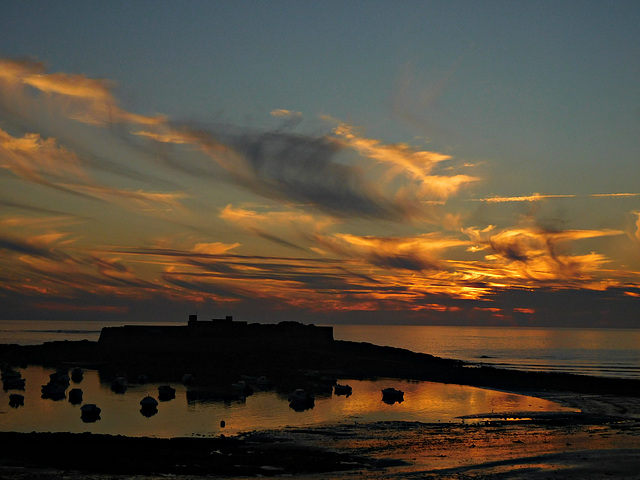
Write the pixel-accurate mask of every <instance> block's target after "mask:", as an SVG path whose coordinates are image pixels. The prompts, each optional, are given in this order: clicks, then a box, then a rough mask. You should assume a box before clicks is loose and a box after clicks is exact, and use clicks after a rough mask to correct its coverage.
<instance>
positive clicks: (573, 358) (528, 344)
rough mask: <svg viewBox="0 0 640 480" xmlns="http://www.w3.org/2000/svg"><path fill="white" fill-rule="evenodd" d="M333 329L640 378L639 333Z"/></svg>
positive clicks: (504, 364)
mask: <svg viewBox="0 0 640 480" xmlns="http://www.w3.org/2000/svg"><path fill="white" fill-rule="evenodd" d="M122 324H123V323H122V322H95V321H55V322H54V321H44V320H0V343H15V344H18V345H37V344H41V343H44V342H49V341H54V340H92V341H97V340H98V338H99V337H100V331H101V330H102V328H103V327H109V326H120V325H122ZM128 324H134V323H131V322H129V323H128ZM139 324H140V325H149V323H148V322H146V323H145V322H139ZM163 325H184V322H166V323H163ZM333 329H334V338H335V339H336V340H349V341H354V342H368V343H372V344H375V345H382V346H391V347H399V348H404V349H408V350H412V351H414V352H419V353H427V354H431V355H435V356H437V357H442V358H453V359H457V360H463V361H465V362H469V363H473V364H477V365H492V366H495V367H499V368H513V369H518V370H528V371H531V370H535V371H554V372H569V373H575V374H582V375H593V376H599V377H613V378H634V379H640V329H604V328H585V329H576V328H527V327H477V326H414V325H411V326H410V325H334V326H333Z"/></svg>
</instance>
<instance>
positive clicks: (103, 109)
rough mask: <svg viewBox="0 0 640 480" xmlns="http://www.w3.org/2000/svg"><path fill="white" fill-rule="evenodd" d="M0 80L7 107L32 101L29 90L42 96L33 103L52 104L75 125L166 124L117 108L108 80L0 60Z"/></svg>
mask: <svg viewBox="0 0 640 480" xmlns="http://www.w3.org/2000/svg"><path fill="white" fill-rule="evenodd" d="M0 80H1V81H0V89H4V90H5V91H7V93H10V97H11V102H10V105H11V106H14V107H15V106H17V105H24V104H25V103H32V102H33V101H34V99H33V97H31V96H30V94H29V92H28V91H27V88H28V87H31V88H32V89H33V90H35V91H37V92H38V93H40V94H41V95H42V96H43V97H44V98H42V99H35V100H38V101H45V102H47V103H53V104H54V105H53V106H55V108H56V109H58V110H59V111H61V112H63V113H64V114H65V115H66V116H68V117H69V118H72V119H74V120H77V121H79V122H83V123H88V124H96V125H107V124H110V123H120V122H125V123H135V124H143V125H153V124H158V123H163V122H165V121H166V119H165V118H164V117H162V116H153V117H152V116H145V115H138V114H135V113H131V112H127V111H126V110H123V109H122V108H120V107H119V106H118V102H117V101H116V100H115V97H114V96H113V94H112V93H111V90H112V87H113V84H112V82H109V81H108V80H102V79H93V78H88V77H86V76H84V75H77V74H66V73H48V72H47V71H46V68H45V66H44V64H42V63H40V62H34V61H30V60H9V59H0ZM3 97H4V98H5V99H6V98H7V96H3Z"/></svg>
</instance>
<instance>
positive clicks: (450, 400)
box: [0, 366, 567, 437]
mask: <svg viewBox="0 0 640 480" xmlns="http://www.w3.org/2000/svg"><path fill="white" fill-rule="evenodd" d="M21 373H22V376H23V377H24V378H25V379H26V385H25V390H24V391H20V394H22V395H24V406H20V407H19V408H12V407H11V406H9V395H10V394H11V393H16V392H9V391H4V392H2V394H1V396H0V429H2V430H3V431H21V432H31V431H63V432H65V431H66V432H94V433H108V434H121V435H128V436H153V437H176V436H189V435H197V436H215V435H219V434H220V433H222V432H223V429H224V433H225V434H237V433H239V432H242V431H248V430H258V429H268V428H279V427H283V426H287V425H290V426H303V425H313V424H320V423H332V422H354V421H358V422H367V421H379V420H386V421H391V420H407V421H421V422H438V421H441V422H449V421H454V422H459V421H460V420H459V419H457V418H456V417H458V416H460V415H473V414H479V413H490V412H514V411H532V410H533V411H539V412H543V411H560V410H567V409H563V408H562V407H560V406H559V405H557V404H554V403H552V402H549V401H546V400H542V399H537V398H534V397H526V396H522V395H515V394H511V393H505V392H496V391H492V390H484V389H479V388H473V387H465V386H460V385H446V384H439V383H432V382H408V381H401V380H378V381H366V380H348V381H344V380H342V381H340V383H341V384H347V383H348V385H349V387H351V394H350V395H337V394H334V393H333V392H332V391H331V390H329V391H328V392H325V393H324V394H322V395H320V394H316V395H315V398H314V404H313V408H306V409H304V410H302V411H295V410H293V409H292V408H290V406H289V403H290V400H289V394H285V393H278V392H276V391H274V390H260V389H256V390H255V391H254V392H253V394H251V395H249V396H242V395H241V396H236V397H235V398H234V397H230V396H225V395H222V394H220V392H216V391H215V390H211V389H209V390H207V389H198V388H197V387H196V386H192V385H188V386H185V385H183V384H182V383H175V384H173V383H172V384H170V385H164V386H165V387H169V388H170V389H172V390H174V397H175V398H173V399H169V400H168V401H163V402H158V403H157V405H155V410H153V409H151V410H148V411H147V410H146V408H145V407H144V405H143V404H142V401H143V400H144V399H145V398H151V400H157V399H158V397H159V393H160V390H159V387H162V386H163V385H157V384H142V385H141V384H137V383H129V384H128V385H127V389H126V392H125V393H120V394H118V393H115V392H113V391H112V389H111V385H110V384H109V383H101V382H100V378H99V375H98V372H97V371H94V370H85V372H84V378H83V379H82V382H81V383H80V384H79V385H78V386H81V387H82V389H81V390H82V394H83V395H82V397H83V398H82V407H85V406H87V405H91V404H93V405H95V406H96V407H97V408H99V409H100V412H99V413H98V417H97V418H95V419H94V421H93V422H91V423H85V422H83V421H82V420H83V419H82V412H81V407H80V404H73V403H72V402H70V401H53V400H49V399H43V398H41V393H40V389H41V386H42V385H45V384H47V383H48V382H49V381H50V374H51V373H52V371H51V370H50V369H45V368H43V367H39V366H29V367H28V368H26V369H21ZM384 388H394V389H397V390H401V391H402V392H403V399H404V401H403V402H401V403H398V402H394V403H393V404H388V403H385V402H383V401H382V389H384ZM67 395H68V396H69V400H71V398H70V395H71V390H69V391H68V393H67ZM147 402H149V400H147ZM142 410H145V411H144V412H143V411H142ZM94 412H95V411H94ZM87 418H91V417H90V416H89V417H87ZM98 418H99V421H98Z"/></svg>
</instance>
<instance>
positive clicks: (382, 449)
mask: <svg viewBox="0 0 640 480" xmlns="http://www.w3.org/2000/svg"><path fill="white" fill-rule="evenodd" d="M529 393H531V392H529ZM539 395H540V396H543V397H546V398H549V399H553V400H555V401H559V402H561V403H563V404H564V405H567V406H572V407H579V408H581V410H582V413H581V414H571V413H569V414H560V413H558V414H555V415H553V414H544V413H538V412H533V413H528V412H522V413H521V414H520V417H522V419H521V420H517V419H516V420H505V419H503V418H501V416H500V415H499V414H494V415H493V416H491V415H490V414H488V416H490V417H491V418H490V419H489V420H486V419H483V420H482V421H480V420H478V419H460V422H451V423H442V424H423V423H418V422H378V423H360V424H358V423H356V424H334V425H323V426H317V427H313V428H305V429H300V428H284V429H278V430H269V431H259V432H247V433H245V434H242V435H238V436H237V437H234V438H222V439H220V438H215V439H201V438H190V439H171V440H161V439H132V438H125V437H106V438H102V437H104V436H97V435H87V434H85V435H82V434H80V435H71V434H60V435H58V436H56V437H48V435H49V434H23V435H24V436H23V437H22V438H21V440H19V441H18V442H16V438H15V437H14V438H11V435H16V434H8V433H3V434H0V441H2V443H3V445H9V444H11V445H12V447H11V448H7V447H3V449H2V450H3V451H2V452H1V453H0V478H2V479H12V480H13V479H27V478H29V479H31V478H40V479H46V480H48V479H60V478H66V479H71V480H74V479H78V480H79V479H96V480H106V479H118V480H120V479H125V478H137V479H139V480H152V479H159V478H167V477H171V478H183V479H201V478H203V477H211V476H213V477H214V478H215V477H217V478H231V477H234V478H256V477H257V476H283V475H286V476H293V477H295V478H301V479H326V478H335V479H350V478H363V479H385V478H427V479H429V478H434V479H435V478H438V479H501V478H516V479H519V478H522V479H524V478H527V479H528V478H533V479H542V478H576V479H577V478H587V479H601V478H640V399H638V398H634V397H614V396H603V395H575V394H569V393H564V392H563V393H558V392H539ZM91 437H92V438H91ZM8 442H9V443H8ZM21 442H22V444H21ZM92 442H93V443H92ZM172 442H173V443H172ZM54 445H55V448H54ZM81 445H83V446H84V447H82V448H81V447H80V446H81ZM44 452H47V454H45V453H44ZM151 472H153V473H151Z"/></svg>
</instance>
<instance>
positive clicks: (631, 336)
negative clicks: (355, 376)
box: [334, 325, 640, 379]
mask: <svg viewBox="0 0 640 480" xmlns="http://www.w3.org/2000/svg"><path fill="white" fill-rule="evenodd" d="M334 336H335V338H336V339H341V340H352V341H358V342H370V343H374V344H378V345H388V346H394V347H400V348H406V349H409V350H413V351H416V352H422V353H430V354H432V355H436V356H438V357H445V358H456V359H459V360H465V361H468V362H473V363H484V364H490V365H495V366H499V367H509V368H517V369H520V370H544V371H562V372H570V373H577V374H583V375H595V376H600V377H618V378H636V379H640V329H595V328H594V329H569V328H523V327H434V326H391V325H377V326H368V325H344V326H336V327H335V330H334Z"/></svg>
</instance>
